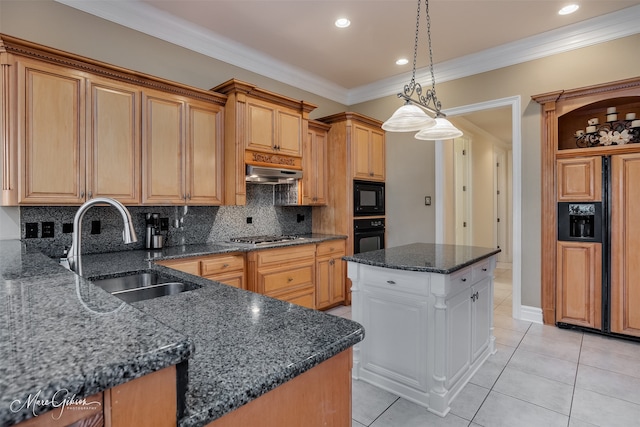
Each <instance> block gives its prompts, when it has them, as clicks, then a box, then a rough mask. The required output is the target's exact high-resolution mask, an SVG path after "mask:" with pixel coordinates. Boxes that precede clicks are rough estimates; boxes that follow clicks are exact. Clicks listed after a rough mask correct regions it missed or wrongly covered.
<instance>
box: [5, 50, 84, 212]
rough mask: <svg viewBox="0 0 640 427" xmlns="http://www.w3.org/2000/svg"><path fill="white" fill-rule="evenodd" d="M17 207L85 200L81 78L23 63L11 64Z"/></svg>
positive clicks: (35, 63)
mask: <svg viewBox="0 0 640 427" xmlns="http://www.w3.org/2000/svg"><path fill="white" fill-rule="evenodd" d="M17 65H18V66H17V72H18V76H17V82H18V84H17V87H18V91H17V94H18V114H17V119H18V129H19V131H18V132H17V133H16V134H17V135H18V138H19V140H20V143H19V154H18V158H19V161H20V165H19V171H20V175H21V177H20V178H21V179H20V185H19V187H20V192H19V193H20V197H19V200H18V203H20V204H80V203H82V202H83V201H84V197H85V180H84V177H85V161H84V156H85V132H84V130H85V114H84V112H85V76H84V74H83V73H81V72H78V71H75V70H72V69H68V68H64V67H60V66H57V65H50V64H44V63H41V62H38V61H31V60H28V59H24V60H21V61H20V62H19V63H18V64H17Z"/></svg>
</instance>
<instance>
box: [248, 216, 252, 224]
mask: <svg viewBox="0 0 640 427" xmlns="http://www.w3.org/2000/svg"><path fill="white" fill-rule="evenodd" d="M252 222H253V217H250V216H248V217H247V224H251V223H252Z"/></svg>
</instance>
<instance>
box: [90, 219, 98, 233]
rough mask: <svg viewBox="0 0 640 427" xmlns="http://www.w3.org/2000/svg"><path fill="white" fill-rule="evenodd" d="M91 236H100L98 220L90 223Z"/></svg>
mask: <svg viewBox="0 0 640 427" xmlns="http://www.w3.org/2000/svg"><path fill="white" fill-rule="evenodd" d="M91 234H100V220H95V221H91Z"/></svg>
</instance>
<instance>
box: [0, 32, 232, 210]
mask: <svg viewBox="0 0 640 427" xmlns="http://www.w3.org/2000/svg"><path fill="white" fill-rule="evenodd" d="M0 45H1V46H2V49H0V95H1V96H2V99H1V103H0V123H3V124H5V126H3V127H2V130H1V131H0V170H2V174H0V180H1V182H0V184H1V185H0V189H1V190H2V193H0V195H1V198H0V204H2V205H5V206H11V205H79V204H82V203H84V202H85V201H87V200H89V199H91V198H94V197H99V196H100V197H111V198H115V199H117V200H119V201H121V202H122V203H124V204H128V205H136V204H141V203H148V204H180V205H184V204H185V201H188V202H187V203H190V204H207V205H219V204H221V203H222V188H223V182H222V167H223V159H222V150H223V146H222V142H223V141H222V135H223V120H224V118H223V113H224V104H225V102H226V96H224V95H220V94H218V93H213V92H210V91H203V90H201V89H197V88H193V87H189V86H186V85H182V84H180V83H175V82H169V81H166V80H163V79H159V78H157V77H153V76H149V75H145V74H143V73H139V72H132V71H128V70H126V69H123V68H120V67H114V66H112V65H109V64H105V63H101V62H98V61H95V60H91V59H88V58H84V57H81V56H78V55H73V54H69V53H67V52H62V51H58V50H56V49H52V48H48V47H44V46H40V45H37V44H35V43H30V42H27V41H24V40H20V39H16V38H14V37H10V36H5V35H0ZM143 94H144V95H143ZM143 96H144V99H143ZM143 144H144V145H143ZM147 155H149V157H146V156H147ZM143 165H144V166H143ZM214 165H215V166H214ZM189 196H191V199H190V200H189Z"/></svg>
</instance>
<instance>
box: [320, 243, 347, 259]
mask: <svg viewBox="0 0 640 427" xmlns="http://www.w3.org/2000/svg"><path fill="white" fill-rule="evenodd" d="M345 248H346V244H345V241H344V240H330V241H328V242H322V243H318V245H317V246H316V256H319V257H321V256H325V255H328V256H329V255H334V254H342V256H344V254H345V250H346V249H345Z"/></svg>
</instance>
